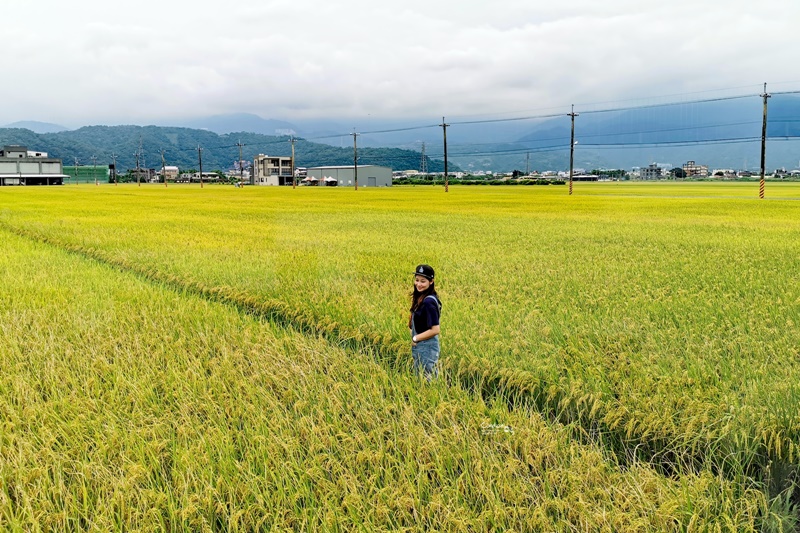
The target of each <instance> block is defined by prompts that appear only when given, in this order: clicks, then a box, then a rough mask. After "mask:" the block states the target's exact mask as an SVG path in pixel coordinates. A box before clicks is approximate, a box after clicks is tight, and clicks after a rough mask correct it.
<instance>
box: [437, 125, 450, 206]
mask: <svg viewBox="0 0 800 533" xmlns="http://www.w3.org/2000/svg"><path fill="white" fill-rule="evenodd" d="M449 125H450V124H447V123H446V122H445V121H444V117H442V123H441V124H439V126H441V127H442V133H443V134H444V192H447V191H448V190H450V181H449V180H448V177H447V126H449Z"/></svg>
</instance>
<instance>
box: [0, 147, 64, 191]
mask: <svg viewBox="0 0 800 533" xmlns="http://www.w3.org/2000/svg"><path fill="white" fill-rule="evenodd" d="M68 177H69V176H65V175H64V168H63V166H62V164H61V160H60V159H54V158H50V157H47V154H46V153H43V152H29V151H28V149H27V148H26V147H24V146H4V147H3V149H2V150H0V186H5V185H63V184H64V178H68Z"/></svg>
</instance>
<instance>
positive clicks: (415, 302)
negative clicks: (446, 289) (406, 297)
mask: <svg viewBox="0 0 800 533" xmlns="http://www.w3.org/2000/svg"><path fill="white" fill-rule="evenodd" d="M428 296H436V299H437V300H438V299H439V295H438V294H436V283H435V282H434V281H433V280H431V284H430V286H429V287H428V288H427V289H425V290H424V291H422V292H420V291H418V290H417V286H416V285H414V290H413V291H411V311H412V312H413V311H416V310H417V309H418V308H419V306H420V305H422V301H423V300H424V299H425V298H426V297H428Z"/></svg>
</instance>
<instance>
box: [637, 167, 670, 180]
mask: <svg viewBox="0 0 800 533" xmlns="http://www.w3.org/2000/svg"><path fill="white" fill-rule="evenodd" d="M663 172H664V169H662V168H661V167H660V166H658V165H657V164H656V163H651V164H649V165H647V166H646V167H642V168H640V169H639V178H640V179H643V180H660V179H661V178H662V177H663V176H664V174H663Z"/></svg>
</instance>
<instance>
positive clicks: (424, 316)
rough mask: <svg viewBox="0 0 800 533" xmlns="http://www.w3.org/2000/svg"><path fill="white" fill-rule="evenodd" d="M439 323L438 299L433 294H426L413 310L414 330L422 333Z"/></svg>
mask: <svg viewBox="0 0 800 533" xmlns="http://www.w3.org/2000/svg"><path fill="white" fill-rule="evenodd" d="M438 325H439V301H438V299H437V298H436V297H434V296H427V297H426V298H425V299H424V300H423V301H422V303H421V304H420V306H419V307H418V308H417V310H416V311H414V331H415V332H417V333H422V332H423V331H428V330H429V329H431V328H432V327H433V326H438Z"/></svg>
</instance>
